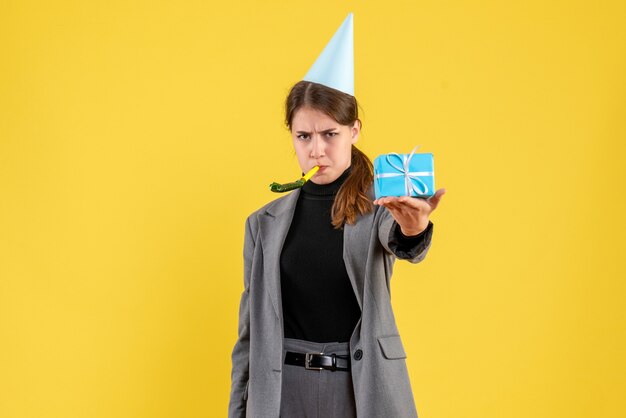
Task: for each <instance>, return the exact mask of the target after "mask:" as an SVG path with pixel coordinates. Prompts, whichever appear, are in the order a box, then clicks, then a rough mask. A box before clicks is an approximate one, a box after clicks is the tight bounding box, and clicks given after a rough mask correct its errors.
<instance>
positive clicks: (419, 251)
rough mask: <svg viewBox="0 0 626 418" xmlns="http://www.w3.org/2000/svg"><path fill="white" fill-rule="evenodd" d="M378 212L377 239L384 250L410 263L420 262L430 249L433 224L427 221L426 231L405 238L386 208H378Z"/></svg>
mask: <svg viewBox="0 0 626 418" xmlns="http://www.w3.org/2000/svg"><path fill="white" fill-rule="evenodd" d="M378 211H379V213H378V238H379V240H380V243H381V244H382V245H383V247H384V248H385V250H387V252H389V253H391V254H393V255H394V256H396V257H397V258H398V259H400V260H407V261H408V262H410V263H414V264H415V263H419V262H420V261H422V260H423V259H424V258H425V257H426V254H427V253H428V250H429V249H430V244H431V239H432V235H433V228H434V225H433V223H432V222H431V221H428V226H427V227H426V229H425V230H424V231H422V232H421V233H420V234H418V235H416V236H415V237H406V236H405V235H404V234H402V231H400V225H398V223H397V222H396V221H395V219H393V216H391V213H390V212H389V210H387V208H385V207H383V206H379V207H378Z"/></svg>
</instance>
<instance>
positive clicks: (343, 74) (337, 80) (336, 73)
mask: <svg viewBox="0 0 626 418" xmlns="http://www.w3.org/2000/svg"><path fill="white" fill-rule="evenodd" d="M303 80H305V81H312V82H314V83H319V84H323V85H325V86H327V87H332V88H334V89H337V90H340V91H342V92H344V93H348V94H349V95H351V96H354V24H353V19H352V13H350V14H348V17H346V19H345V20H344V21H343V23H342V24H341V26H340V27H339V29H337V32H335V34H334V35H333V38H332V39H331V40H330V42H329V43H328V45H326V48H324V50H323V51H322V53H321V54H320V56H319V57H317V60H316V61H315V64H313V66H312V67H311V69H309V72H308V73H306V75H305V76H304V79H303Z"/></svg>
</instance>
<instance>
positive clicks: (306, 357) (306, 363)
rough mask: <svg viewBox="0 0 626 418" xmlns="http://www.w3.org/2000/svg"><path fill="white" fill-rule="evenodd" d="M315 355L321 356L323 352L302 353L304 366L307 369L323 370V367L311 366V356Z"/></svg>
mask: <svg viewBox="0 0 626 418" xmlns="http://www.w3.org/2000/svg"><path fill="white" fill-rule="evenodd" d="M314 355H316V356H323V355H324V353H306V354H305V355H304V368H305V369H307V370H324V368H323V367H312V366H311V358H312V357H313V356H314Z"/></svg>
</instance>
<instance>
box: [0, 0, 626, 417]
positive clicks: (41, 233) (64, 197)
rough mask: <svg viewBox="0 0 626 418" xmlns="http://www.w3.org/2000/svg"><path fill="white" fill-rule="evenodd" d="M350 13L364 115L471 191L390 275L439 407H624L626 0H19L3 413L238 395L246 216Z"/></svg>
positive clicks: (0, 225) (415, 369)
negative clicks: (312, 75) (288, 110)
mask: <svg viewBox="0 0 626 418" xmlns="http://www.w3.org/2000/svg"><path fill="white" fill-rule="evenodd" d="M350 11H353V12H354V13H355V66H356V95H357V97H358V99H359V100H360V103H361V106H362V108H363V114H362V119H363V123H364V130H363V132H362V136H361V138H360V140H359V144H360V146H361V148H362V149H363V150H364V151H365V152H366V153H367V154H368V155H369V156H370V157H372V158H373V157H375V156H376V155H378V154H380V153H384V152H407V151H410V150H411V149H412V148H413V146H414V145H421V148H420V150H421V151H423V152H433V153H434V154H435V166H436V172H437V176H436V183H437V186H438V187H445V188H447V190H448V193H447V194H446V195H445V197H444V198H443V200H442V203H441V206H440V208H439V209H438V210H437V211H436V212H435V213H434V214H433V217H432V220H433V222H434V223H435V235H434V242H433V246H432V248H431V250H430V254H429V256H428V257H427V259H426V260H425V261H424V262H423V263H421V264H418V265H417V266H412V265H408V264H402V263H398V264H397V270H396V273H395V276H394V280H393V288H392V296H393V303H394V307H395V312H396V317H397V320H398V324H399V327H400V331H401V334H402V336H403V338H404V343H405V347H406V349H407V352H408V365H409V370H410V373H411V380H412V385H413V389H414V394H415V399H416V403H417V408H418V411H419V413H420V418H440V417H441V418H461V417H463V418H492V417H506V418H509V417H510V418H513V417H535V418H539V417H545V418H548V417H550V418H552V417H597V418H599V417H607V418H608V417H623V416H624V414H626V400H625V398H626V397H625V395H624V394H625V393H626V377H625V375H626V367H625V366H626V364H625V363H626V309H625V306H624V305H625V303H624V300H625V296H626V295H625V293H626V292H625V290H626V286H625V284H624V279H625V277H626V271H625V268H624V257H625V256H624V250H625V246H624V244H623V240H624V232H626V228H625V221H624V213H625V211H626V205H625V198H624V180H626V176H625V172H624V171H625V169H624V166H625V164H624V162H623V160H624V155H625V151H626V147H625V146H624V141H625V140H626V135H625V134H626V128H625V110H626V82H625V79H626V78H625V77H624V75H625V74H626V24H625V23H626V3H624V2H623V1H606V2H595V3H594V2H590V1H578V0H576V1H552V2H545V1H543V0H531V1H523V2H522V1H520V2H516V3H515V4H510V2H503V1H482V2H473V1H395V0H390V1H385V2H378V1H371V2H352V1H348V2H344V3H338V2H336V1H318V0H316V1H315V2H313V1H306V2H305V1H293V0H289V1H287V0H285V1H274V2H269V3H268V2H258V1H231V2H224V3H211V2H207V1H200V0H198V1H169V2H154V1H127V0H124V1H119V0H115V1H94V2H91V1H78V0H76V1H56V2H43V1H42V2H32V1H4V2H2V3H1V5H0V417H2V418H18V417H19V418H26V417H33V418H47V417H63V418H73V417H81V418H83V417H94V418H95V417H111V418H113V417H114V418H126V417H133V418H134V417H168V418H169V417H220V416H225V414H226V404H227V401H228V392H229V388H230V350H231V348H232V344H233V343H234V341H235V337H236V323H237V317H236V316H237V307H238V302H239V295H240V292H241V290H242V288H243V282H242V256H241V254H242V241H243V232H244V231H243V225H244V220H245V217H246V216H247V215H248V214H249V213H251V212H252V211H254V210H255V209H257V208H258V207H260V206H261V205H263V204H264V203H266V202H268V201H269V200H270V199H273V198H275V197H276V196H275V195H273V194H272V193H270V192H269V191H268V190H267V186H268V184H269V183H270V182H271V181H274V180H276V181H288V180H293V179H295V178H296V177H297V176H298V174H299V168H298V165H297V160H296V158H295V156H294V154H293V150H292V148H291V144H290V139H289V135H288V133H287V131H286V130H285V128H284V127H283V124H282V120H283V119H282V118H283V114H282V110H283V100H284V97H285V94H286V93H287V91H288V89H289V87H290V86H291V85H292V84H293V83H295V82H296V81H298V80H299V79H300V78H301V77H302V76H303V75H304V74H305V73H306V71H307V70H308V68H309V67H310V65H311V64H312V63H313V62H314V60H315V58H316V57H317V55H318V54H319V53H320V52H321V50H322V48H323V47H324V46H325V45H326V43H327V42H328V40H329V39H330V37H331V36H332V34H333V33H334V31H335V30H336V29H337V27H338V26H339V25H340V24H341V22H342V21H343V19H344V18H345V16H346V15H347V13H348V12H350Z"/></svg>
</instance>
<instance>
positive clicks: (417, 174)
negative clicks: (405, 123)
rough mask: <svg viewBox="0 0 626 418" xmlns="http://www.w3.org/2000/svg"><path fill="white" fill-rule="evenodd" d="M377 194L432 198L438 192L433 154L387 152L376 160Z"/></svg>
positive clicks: (375, 189)
mask: <svg viewBox="0 0 626 418" xmlns="http://www.w3.org/2000/svg"><path fill="white" fill-rule="evenodd" d="M374 193H375V194H376V199H378V198H380V197H384V196H417V197H430V196H432V195H434V194H435V169H434V160H433V154H431V153H424V154H416V153H415V150H413V152H411V153H410V154H396V153H391V154H383V155H379V156H378V157H376V159H375V160H374Z"/></svg>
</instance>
